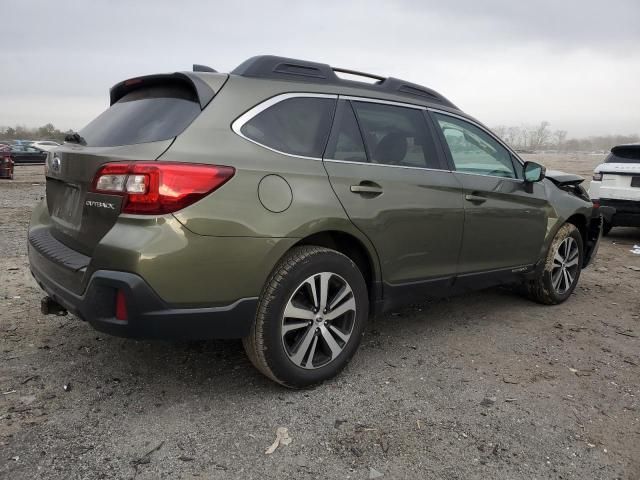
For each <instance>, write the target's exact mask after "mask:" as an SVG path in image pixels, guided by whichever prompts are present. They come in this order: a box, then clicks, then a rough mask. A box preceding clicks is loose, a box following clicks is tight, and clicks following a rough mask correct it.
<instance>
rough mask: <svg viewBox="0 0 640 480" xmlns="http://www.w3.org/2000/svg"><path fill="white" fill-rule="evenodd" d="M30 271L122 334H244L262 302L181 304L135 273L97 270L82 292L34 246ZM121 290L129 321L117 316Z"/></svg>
mask: <svg viewBox="0 0 640 480" xmlns="http://www.w3.org/2000/svg"><path fill="white" fill-rule="evenodd" d="M29 260H30V264H31V273H32V274H33V277H34V278H35V280H36V282H38V284H39V285H40V287H41V288H42V289H43V290H44V291H45V292H46V293H47V294H48V295H49V296H50V297H51V298H52V299H53V300H55V301H56V302H58V303H59V304H60V305H62V306H63V307H64V308H65V309H67V310H68V311H70V312H71V313H73V314H75V315H76V316H78V317H79V318H81V319H82V320H85V321H87V322H89V323H90V324H91V325H92V326H93V327H94V328H95V329H96V330H99V331H101V332H105V333H108V334H111V335H116V336H120V337H132V338H155V339H166V340H178V339H209V338H242V337H245V336H247V335H248V334H249V330H250V329H251V325H252V323H253V319H254V318H255V313H256V308H257V305H258V299H257V298H243V299H240V300H237V301H236V302H234V303H231V304H229V305H223V306H215V307H199V308H182V307H175V306H171V305H168V304H167V303H166V302H164V301H163V300H162V299H161V298H160V297H159V296H158V295H157V294H156V293H155V292H154V291H153V289H152V288H151V287H150V286H149V285H148V284H147V283H146V282H145V281H144V279H142V277H140V276H138V275H135V274H133V273H127V272H117V271H111V270H98V271H96V272H94V273H93V275H92V276H91V278H90V279H89V281H88V284H87V288H86V289H85V290H84V292H83V293H82V294H78V293H75V292H73V291H71V290H69V289H67V288H65V287H64V286H62V285H61V284H60V283H58V282H56V281H54V280H53V279H51V278H50V277H49V276H48V275H47V274H46V273H45V268H43V267H46V265H43V262H48V260H47V259H46V258H44V257H43V256H41V255H40V254H39V253H38V252H36V251H33V247H31V245H30V248H29ZM118 290H122V291H123V293H124V295H125V299H126V306H127V320H118V319H117V318H116V315H115V304H116V294H117V292H118Z"/></svg>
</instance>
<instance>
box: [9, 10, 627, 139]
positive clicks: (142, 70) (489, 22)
mask: <svg viewBox="0 0 640 480" xmlns="http://www.w3.org/2000/svg"><path fill="white" fill-rule="evenodd" d="M0 11H1V12H2V18H3V19H4V21H3V22H2V29H1V31H2V41H1V43H0V125H14V124H16V123H19V124H25V125H27V126H39V125H42V124H44V123H47V122H52V123H54V124H55V125H56V126H58V127H59V128H62V129H67V128H74V129H80V128H81V127H83V126H84V125H85V124H86V123H88V122H89V121H90V120H91V119H92V118H93V117H95V116H96V115H97V114H98V113H100V112H101V111H102V110H104V109H105V108H106V107H107V105H108V89H109V87H110V86H111V85H113V84H114V83H116V82H118V81H120V80H123V79H125V78H128V77H133V76H137V75H140V74H148V73H158V72H164V71H176V70H189V69H190V68H191V65H192V64H193V63H203V64H206V65H210V66H212V67H213V68H215V69H217V70H219V71H229V70H231V69H233V68H234V67H235V66H236V65H237V64H239V63H240V62H241V61H243V60H245V59H246V58H248V57H250V56H253V55H258V54H274V55H283V56H290V57H296V58H304V59H308V60H315V61H320V62H326V63H330V64H331V65H334V66H341V67H345V68H352V69H356V70H362V71H369V72H372V73H378V74H381V75H388V76H394V77H399V78H404V79H406V80H409V81H413V82H415V83H421V84H423V85H426V86H429V87H431V88H434V89H436V90H438V91H440V92H441V93H443V94H444V95H446V96H447V97H449V98H450V99H451V100H452V101H453V102H454V103H455V104H457V105H458V106H459V107H460V108H462V109H463V110H464V111H466V112H468V113H470V114H472V115H474V116H476V117H478V118H479V119H480V120H482V121H483V122H484V123H486V124H488V125H490V126H496V125H501V124H502V125H520V124H530V123H531V124H533V123H537V122H540V121H541V120H548V121H549V122H551V127H552V128H553V129H565V130H568V131H569V136H570V137H576V136H585V135H592V134H607V133H624V134H626V133H640V88H639V86H640V1H638V0H607V1H606V2H603V1H601V0H600V1H595V0H582V1H577V0H550V1H547V0H534V1H527V2H520V1H517V0H506V1H499V0H457V1H451V2H447V1H442V0H436V1H430V0H423V1H419V0H396V1H386V2H383V1H353V2H349V1H347V0H343V1H333V0H322V1H316V2H310V1H303V0H298V1H281V0H270V1H257V0H256V1H248V0H233V1H231V2H229V1H220V2H214V1H205V0H202V1H198V2H196V1H191V0H173V1H165V0H129V1H120V0H113V1H98V0H92V1H89V0H85V1H71V0H55V1H51V0H20V1H17V0H15V1H7V2H3V6H2V7H0Z"/></svg>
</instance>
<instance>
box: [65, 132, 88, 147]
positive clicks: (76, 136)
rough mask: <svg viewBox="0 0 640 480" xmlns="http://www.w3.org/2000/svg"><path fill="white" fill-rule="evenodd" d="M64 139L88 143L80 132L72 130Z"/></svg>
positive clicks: (71, 141)
mask: <svg viewBox="0 0 640 480" xmlns="http://www.w3.org/2000/svg"><path fill="white" fill-rule="evenodd" d="M64 141H65V142H70V143H79V144H80V145H86V144H87V142H86V140H85V139H84V138H83V137H82V136H81V135H80V134H79V133H78V132H72V133H70V134H68V135H67V136H65V137H64Z"/></svg>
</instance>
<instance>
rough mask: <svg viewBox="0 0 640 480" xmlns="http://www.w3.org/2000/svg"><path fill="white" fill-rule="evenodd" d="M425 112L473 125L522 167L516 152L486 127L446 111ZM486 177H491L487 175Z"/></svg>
mask: <svg viewBox="0 0 640 480" xmlns="http://www.w3.org/2000/svg"><path fill="white" fill-rule="evenodd" d="M426 110H428V111H429V112H433V113H439V114H441V115H448V116H450V117H454V118H457V119H459V120H462V121H465V122H467V123H470V124H471V125H473V126H474V127H477V128H479V129H480V130H482V131H483V132H485V133H486V134H487V135H489V136H490V137H491V138H493V139H494V140H495V141H496V142H498V143H499V144H500V145H502V146H503V147H504V148H506V149H507V151H508V152H509V153H510V154H511V155H512V156H513V157H514V158H515V159H516V160H517V161H518V163H519V164H520V166H522V167H524V162H523V161H522V159H521V158H520V157H519V156H518V154H517V153H516V152H514V151H513V149H512V148H511V147H510V146H509V145H507V144H506V143H504V142H503V141H502V140H501V139H500V138H498V137H497V136H496V135H495V134H494V133H493V132H491V131H490V130H488V129H487V128H486V127H484V126H483V125H481V124H479V123H478V122H476V121H475V120H472V119H470V118H467V117H464V116H462V115H456V114H455V113H451V112H447V111H446V110H439V109H437V108H431V107H427V108H426ZM471 175H481V174H479V173H473V174H471ZM487 176H492V175H487ZM499 178H506V177H499ZM518 180H521V179H520V178H518Z"/></svg>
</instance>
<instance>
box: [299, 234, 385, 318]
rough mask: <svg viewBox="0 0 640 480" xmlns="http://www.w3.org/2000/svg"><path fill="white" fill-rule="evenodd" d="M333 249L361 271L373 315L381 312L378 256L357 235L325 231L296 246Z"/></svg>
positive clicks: (307, 238) (380, 281) (310, 236)
mask: <svg viewBox="0 0 640 480" xmlns="http://www.w3.org/2000/svg"><path fill="white" fill-rule="evenodd" d="M300 245H316V246H319V247H326V248H331V249H332V250H336V251H338V252H340V253H342V254H343V255H346V256H347V257H349V258H350V259H351V260H352V261H353V262H354V263H355V264H356V265H357V267H358V268H359V269H360V272H362V276H363V277H364V280H365V283H366V285H367V291H368V294H369V305H370V311H371V312H372V313H377V312H378V311H379V305H380V304H381V301H382V278H381V273H380V266H379V263H378V258H377V254H376V252H375V251H373V249H372V247H368V246H367V245H366V244H365V242H363V241H362V240H361V239H359V238H358V237H356V236H355V235H353V234H351V233H348V232H344V231H341V230H325V231H321V232H317V233H313V234H311V235H308V236H306V237H304V238H301V239H300V240H299V241H298V242H297V243H296V244H295V245H294V247H296V246H300ZM292 248H293V247H292Z"/></svg>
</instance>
